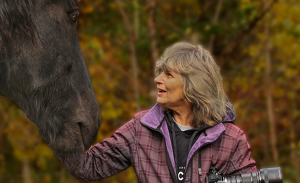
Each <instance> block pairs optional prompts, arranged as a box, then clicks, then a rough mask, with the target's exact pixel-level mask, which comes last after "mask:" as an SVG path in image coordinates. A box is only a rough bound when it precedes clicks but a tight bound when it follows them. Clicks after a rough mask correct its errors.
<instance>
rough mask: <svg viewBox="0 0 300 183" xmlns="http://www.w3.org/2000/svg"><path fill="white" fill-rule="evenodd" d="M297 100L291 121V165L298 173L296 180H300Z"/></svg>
mask: <svg viewBox="0 0 300 183" xmlns="http://www.w3.org/2000/svg"><path fill="white" fill-rule="evenodd" d="M295 100H296V99H294V101H293V103H292V105H293V106H292V110H293V115H292V120H290V137H291V145H290V146H291V164H292V165H293V168H294V169H295V172H296V180H300V158H299V150H298V148H297V140H296V133H295V125H294V123H295V121H294V119H296V116H297V106H296V101H295Z"/></svg>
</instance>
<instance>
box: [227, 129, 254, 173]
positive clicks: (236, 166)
mask: <svg viewBox="0 0 300 183" xmlns="http://www.w3.org/2000/svg"><path fill="white" fill-rule="evenodd" d="M250 155H251V149H250V145H249V143H248V142H247V139H246V136H245V133H244V132H243V131H242V130H239V132H238V134H237V139H236V145H235V146H234V148H233V151H232V153H231V158H230V160H229V161H228V168H227V171H226V173H225V176H226V177H228V176H233V175H238V174H241V173H246V172H256V171H257V169H256V162H255V161H254V160H253V159H252V158H251V157H250Z"/></svg>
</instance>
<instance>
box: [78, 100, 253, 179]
mask: <svg viewBox="0 0 300 183" xmlns="http://www.w3.org/2000/svg"><path fill="white" fill-rule="evenodd" d="M234 120H235V115H232V114H227V115H226V117H225V118H224V120H223V123H220V124H217V125H215V126H213V127H211V128H208V129H206V134H205V133H201V135H200V136H199V138H198V139H197V141H196V142H195V143H194V145H193V146H192V148H191V150H190V152H189V154H188V158H187V162H188V163H187V165H186V167H187V168H186V182H202V183H204V182H205V176H206V175H207V173H208V171H209V169H210V167H211V166H217V167H219V171H220V172H221V173H223V174H224V175H226V176H231V175H237V174H240V173H245V172H253V171H257V169H256V165H255V161H254V160H253V159H251V158H250V153H251V151H250V146H249V144H248V142H247V140H246V136H245V134H244V132H243V131H242V130H241V129H239V128H238V127H237V126H235V125H234V124H232V123H226V122H233V121H234ZM199 151H201V159H199ZM131 165H132V166H133V168H134V170H135V172H136V175H137V179H138V182H144V183H146V182H149V183H153V182H163V183H168V182H175V181H176V179H177V176H176V175H177V173H176V168H175V161H174V155H173V149H172V145H171V139H170V135H169V130H168V127H167V123H166V121H165V119H164V113H163V111H162V109H161V107H160V105H159V104H156V105H155V106H154V107H153V108H152V109H151V110H150V111H143V112H140V113H137V114H136V115H135V116H134V119H132V120H130V121H129V122H127V123H126V124H124V125H123V126H122V127H120V128H119V129H118V130H117V131H116V132H115V133H114V134H113V135H112V137H111V138H107V139H105V140H103V141H102V142H100V143H98V144H96V145H94V146H93V147H92V148H90V149H89V150H88V151H87V152H85V153H84V154H83V155H82V157H81V159H80V161H79V166H80V167H82V168H81V170H80V172H76V174H78V175H79V176H80V177H81V178H82V179H83V180H86V181H91V180H99V179H103V178H106V177H109V176H112V175H114V174H116V173H118V172H120V171H122V170H125V169H126V168H128V167H129V166H131ZM200 165H201V166H200ZM199 167H200V168H199Z"/></svg>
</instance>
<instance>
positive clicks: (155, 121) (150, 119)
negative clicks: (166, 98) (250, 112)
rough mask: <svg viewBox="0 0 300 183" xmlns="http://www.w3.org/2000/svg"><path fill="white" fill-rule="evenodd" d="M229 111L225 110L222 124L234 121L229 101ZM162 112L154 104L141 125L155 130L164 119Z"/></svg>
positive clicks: (234, 116)
mask: <svg viewBox="0 0 300 183" xmlns="http://www.w3.org/2000/svg"><path fill="white" fill-rule="evenodd" d="M226 102H227V103H228V105H229V106H230V108H231V109H229V108H226V112H227V113H226V115H225V117H224V118H223V119H222V123H226V122H229V123H234V121H235V119H236V113H235V110H234V108H233V106H232V104H231V103H230V102H229V101H226ZM164 115H165V114H164V112H163V110H162V107H161V105H160V104H158V103H156V104H155V105H154V106H153V107H152V109H150V111H149V112H148V113H147V114H146V115H145V116H144V117H143V118H142V119H141V123H142V124H143V125H146V126H148V127H150V128H153V129H156V128H158V127H159V126H160V125H161V122H162V120H163V118H164Z"/></svg>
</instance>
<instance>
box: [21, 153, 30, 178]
mask: <svg viewBox="0 0 300 183" xmlns="http://www.w3.org/2000/svg"><path fill="white" fill-rule="evenodd" d="M22 177H23V181H24V183H32V181H31V176H30V167H29V159H28V158H27V157H26V156H25V155H24V158H23V167H22Z"/></svg>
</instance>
